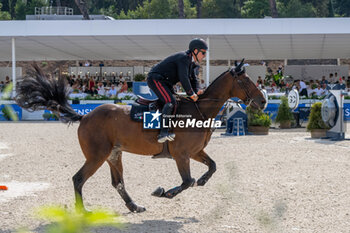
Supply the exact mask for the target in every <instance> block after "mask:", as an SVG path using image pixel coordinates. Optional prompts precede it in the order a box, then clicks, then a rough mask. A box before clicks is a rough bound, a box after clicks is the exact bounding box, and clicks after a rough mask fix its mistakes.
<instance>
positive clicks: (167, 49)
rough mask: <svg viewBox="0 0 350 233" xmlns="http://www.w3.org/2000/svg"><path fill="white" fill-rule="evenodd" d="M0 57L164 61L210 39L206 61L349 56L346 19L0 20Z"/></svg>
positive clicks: (349, 26)
mask: <svg viewBox="0 0 350 233" xmlns="http://www.w3.org/2000/svg"><path fill="white" fill-rule="evenodd" d="M0 29H1V30H0V61H9V60H11V38H15V47H16V60H17V61H31V60H87V59H91V60H132V59H143V60H153V59H162V58H164V57H166V56H167V55H169V54H171V53H174V52H176V51H181V50H186V49H187V45H188V42H189V41H190V40H191V39H192V38H194V37H202V38H204V39H207V38H209V41H210V59H223V60H226V59H240V58H243V57H244V58H246V59H311V58H314V59H321V58H349V57H350V18H297V19H271V18H270V19H166V20H111V21H110V20H107V21H104V20H91V21H85V20H76V21H39V20H38V21H0Z"/></svg>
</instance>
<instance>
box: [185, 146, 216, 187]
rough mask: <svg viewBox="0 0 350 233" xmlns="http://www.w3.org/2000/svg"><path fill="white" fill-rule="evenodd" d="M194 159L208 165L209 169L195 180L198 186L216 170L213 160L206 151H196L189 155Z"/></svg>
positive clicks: (205, 181) (204, 182)
mask: <svg viewBox="0 0 350 233" xmlns="http://www.w3.org/2000/svg"><path fill="white" fill-rule="evenodd" d="M191 157H192V158H193V159H194V160H196V161H198V162H201V163H204V164H205V165H207V166H208V168H209V170H208V171H207V172H206V173H204V174H203V175H202V176H201V178H199V179H198V180H197V185H198V186H203V185H205V184H206V183H207V182H208V180H209V179H210V177H211V176H212V175H213V173H214V172H215V171H216V164H215V162H214V161H213V160H212V159H211V158H210V157H209V156H208V154H207V153H205V152H204V151H203V150H201V151H200V152H198V153H197V154H195V155H193V156H191Z"/></svg>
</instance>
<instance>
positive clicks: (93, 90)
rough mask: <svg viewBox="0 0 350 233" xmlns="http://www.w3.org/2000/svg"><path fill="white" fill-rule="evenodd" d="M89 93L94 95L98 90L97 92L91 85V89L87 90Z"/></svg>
mask: <svg viewBox="0 0 350 233" xmlns="http://www.w3.org/2000/svg"><path fill="white" fill-rule="evenodd" d="M89 94H90V95H91V96H95V95H97V94H98V92H97V90H96V88H95V87H94V86H92V87H91V90H90V91H89Z"/></svg>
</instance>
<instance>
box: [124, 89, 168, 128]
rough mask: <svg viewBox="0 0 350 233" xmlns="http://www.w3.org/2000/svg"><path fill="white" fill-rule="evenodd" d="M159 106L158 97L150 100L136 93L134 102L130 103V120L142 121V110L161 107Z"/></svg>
mask: <svg viewBox="0 0 350 233" xmlns="http://www.w3.org/2000/svg"><path fill="white" fill-rule="evenodd" d="M161 107H162V104H161V103H160V101H159V99H156V100H150V99H146V98H143V97H142V96H139V95H138V96H137V100H136V101H135V103H133V104H132V105H131V111H130V117H131V120H133V121H137V122H142V121H143V113H144V112H151V111H157V109H161Z"/></svg>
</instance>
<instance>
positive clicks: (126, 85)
mask: <svg viewBox="0 0 350 233" xmlns="http://www.w3.org/2000/svg"><path fill="white" fill-rule="evenodd" d="M120 92H121V93H126V92H128V83H127V82H126V81H123V84H122V87H121V89H120Z"/></svg>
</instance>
